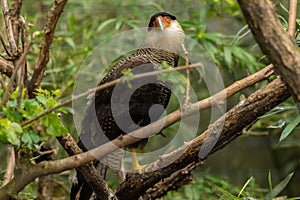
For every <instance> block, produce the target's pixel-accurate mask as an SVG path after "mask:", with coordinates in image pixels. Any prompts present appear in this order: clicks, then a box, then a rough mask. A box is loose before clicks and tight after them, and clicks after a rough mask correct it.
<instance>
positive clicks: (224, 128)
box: [116, 79, 290, 200]
mask: <svg viewBox="0 0 300 200" xmlns="http://www.w3.org/2000/svg"><path fill="white" fill-rule="evenodd" d="M289 96H290V94H289V92H288V90H287V87H286V85H285V84H284V83H283V82H282V81H281V80H280V79H276V80H274V81H272V82H271V83H269V84H268V85H267V86H265V87H263V88H261V89H259V90H257V91H256V92H255V93H253V94H251V95H250V96H249V97H248V98H247V99H246V100H244V101H242V102H240V103H239V104H238V105H236V106H235V107H233V108H232V109H231V110H230V111H228V112H227V113H226V114H225V115H224V116H223V117H221V118H220V119H218V120H217V121H216V122H214V123H213V124H211V125H210V126H209V128H208V129H207V130H206V131H205V132H204V133H202V134H201V135H200V136H198V137H196V138H195V139H193V140H192V141H190V142H187V143H185V144H184V145H182V146H181V147H180V148H178V149H177V150H175V151H173V152H171V153H169V154H167V155H164V156H163V157H161V158H160V159H159V160H157V161H155V162H154V163H151V164H149V165H147V167H146V168H145V172H144V173H143V174H130V175H129V176H128V177H127V178H126V181H124V182H123V183H122V184H121V185H120V187H119V188H118V189H117V191H116V195H117V197H118V198H119V200H122V199H124V200H125V199H132V200H135V199H138V198H139V197H140V196H142V195H143V194H144V193H145V192H146V191H147V190H148V189H149V188H151V187H152V186H153V185H155V184H156V183H158V182H159V181H161V180H162V179H164V178H166V177H169V176H170V175H171V174H172V173H174V172H176V171H178V170H180V169H182V168H184V167H186V166H188V165H189V164H190V163H193V162H195V163H197V162H202V161H203V160H205V159H206V158H207V157H208V156H209V155H210V154H212V153H214V152H215V151H217V150H219V149H220V148H222V147H224V146H225V145H227V144H228V143H229V142H230V141H232V140H234V139H235V138H236V137H237V136H239V135H241V134H242V132H243V130H244V128H248V127H249V124H252V123H253V122H254V121H256V120H257V118H258V117H259V116H262V115H263V114H264V113H266V112H268V111H270V110H271V109H272V108H274V107H275V106H277V105H278V104H279V103H281V102H283V101H285V100H286V99H287V98H288V97H289ZM219 134H220V135H219ZM216 139H218V142H217V143H216V144H215V145H214V142H215V140H216ZM212 146H214V147H213V149H212V150H211V151H210V148H211V147H212ZM199 152H200V153H199ZM201 152H207V154H206V153H205V154H204V155H202V154H201ZM174 157H175V158H176V157H178V159H176V160H175V161H174V162H172V164H170V165H168V166H167V167H164V168H159V167H158V166H165V165H166V163H168V161H169V160H170V159H173V158H174ZM148 169H150V170H151V171H152V170H153V169H159V170H156V171H154V172H150V173H147V170H148Z"/></svg>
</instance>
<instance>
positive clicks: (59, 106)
mask: <svg viewBox="0 0 300 200" xmlns="http://www.w3.org/2000/svg"><path fill="white" fill-rule="evenodd" d="M199 66H203V65H202V64H201V63H195V64H193V65H189V66H180V67H176V68H171V69H164V70H159V71H153V72H146V73H142V74H137V75H135V76H134V78H133V79H132V80H134V79H140V78H145V77H149V76H155V75H158V74H162V73H168V72H172V71H179V70H183V69H187V68H193V67H199ZM123 80H124V79H123V78H118V79H116V80H113V81H110V82H108V83H104V84H102V85H99V86H97V87H95V88H92V89H90V90H88V91H86V92H83V93H81V94H79V95H77V96H74V97H72V98H70V99H68V100H66V101H64V102H63V103H61V104H59V105H57V106H54V107H53V108H50V109H49V110H46V111H45V112H43V113H41V114H39V115H37V116H35V117H33V118H32V119H29V120H27V121H24V122H23V123H22V124H21V126H27V125H28V124H30V123H32V122H34V121H36V120H38V119H40V118H41V117H43V116H45V115H47V114H49V113H51V112H53V111H55V110H57V109H58V108H61V107H63V106H66V105H68V104H69V103H71V102H73V101H76V100H78V99H80V98H83V97H86V96H88V95H90V94H94V93H95V92H98V91H100V90H103V89H105V88H108V87H111V86H113V85H116V84H118V83H119V82H121V81H123Z"/></svg>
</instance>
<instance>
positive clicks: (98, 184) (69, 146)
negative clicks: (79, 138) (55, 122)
mask: <svg viewBox="0 0 300 200" xmlns="http://www.w3.org/2000/svg"><path fill="white" fill-rule="evenodd" d="M57 139H58V141H59V143H60V144H61V145H62V146H63V148H64V149H65V150H66V152H67V153H68V154H69V156H73V155H77V154H81V153H83V152H82V150H81V149H80V148H79V147H78V145H77V144H76V142H75V141H74V139H73V138H72V136H71V135H70V134H66V135H63V136H61V137H58V138H57ZM78 169H79V171H80V172H81V173H82V174H83V176H84V177H85V180H86V181H87V182H88V184H89V186H90V187H91V188H92V189H93V190H94V191H95V193H96V195H97V196H98V197H102V198H103V199H108V197H111V196H115V195H114V193H113V191H112V190H111V189H110V188H109V186H108V185H107V183H106V181H105V180H104V179H103V178H102V177H101V176H100V174H99V173H98V171H97V170H96V169H95V167H94V166H93V164H87V165H83V166H80V167H78ZM115 199H117V197H115Z"/></svg>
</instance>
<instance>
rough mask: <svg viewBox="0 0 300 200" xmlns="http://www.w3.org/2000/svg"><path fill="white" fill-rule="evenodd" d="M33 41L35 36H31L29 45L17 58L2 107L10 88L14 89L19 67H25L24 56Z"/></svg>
mask: <svg viewBox="0 0 300 200" xmlns="http://www.w3.org/2000/svg"><path fill="white" fill-rule="evenodd" d="M34 39H35V36H34V35H33V36H32V38H31V41H30V43H29V44H28V46H27V48H26V49H25V50H24V52H23V54H22V55H21V57H19V59H18V60H17V61H16V62H15V65H16V66H15V68H14V70H13V73H12V75H11V77H10V80H9V83H8V86H7V89H6V90H5V92H4V94H3V98H2V105H5V104H6V101H7V100H8V95H9V93H10V92H11V90H12V88H13V87H14V84H15V78H16V76H17V73H18V71H19V69H20V67H22V66H24V65H25V62H26V56H27V54H28V52H29V50H30V47H31V45H32V44H33V41H34Z"/></svg>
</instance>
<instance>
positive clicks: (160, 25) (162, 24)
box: [157, 17, 165, 31]
mask: <svg viewBox="0 0 300 200" xmlns="http://www.w3.org/2000/svg"><path fill="white" fill-rule="evenodd" d="M157 20H158V24H159V28H160V29H161V30H162V31H163V30H164V29H165V23H164V21H163V19H162V17H158V18H157Z"/></svg>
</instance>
